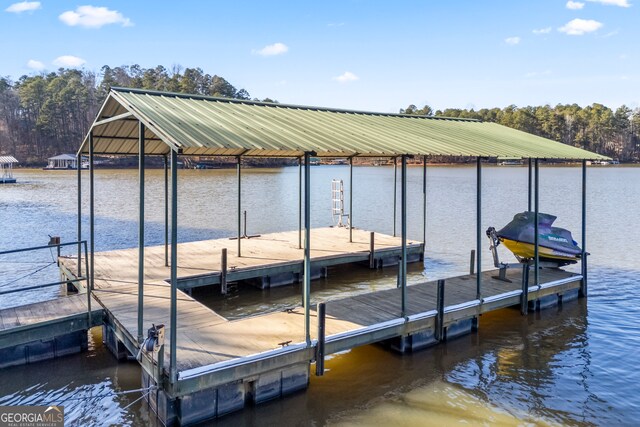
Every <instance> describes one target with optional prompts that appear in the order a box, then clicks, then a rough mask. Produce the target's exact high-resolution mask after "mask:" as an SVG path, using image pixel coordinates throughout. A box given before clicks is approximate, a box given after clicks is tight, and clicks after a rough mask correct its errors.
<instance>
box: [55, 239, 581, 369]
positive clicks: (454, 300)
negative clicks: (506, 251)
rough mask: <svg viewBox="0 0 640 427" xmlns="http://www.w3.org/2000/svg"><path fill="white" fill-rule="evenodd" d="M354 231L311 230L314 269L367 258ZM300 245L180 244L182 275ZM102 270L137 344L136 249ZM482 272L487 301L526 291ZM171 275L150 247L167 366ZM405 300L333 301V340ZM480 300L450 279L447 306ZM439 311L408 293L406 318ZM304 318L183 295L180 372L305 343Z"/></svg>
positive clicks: (148, 263) (103, 294) (272, 260)
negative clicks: (238, 313) (327, 262)
mask: <svg viewBox="0 0 640 427" xmlns="http://www.w3.org/2000/svg"><path fill="white" fill-rule="evenodd" d="M353 231H354V233H353V236H354V243H349V242H348V229H344V228H323V229H314V230H312V234H311V236H312V237H311V239H312V240H311V241H312V249H311V256H312V264H313V263H314V262H319V260H323V259H326V258H327V257H334V258H340V257H347V258H349V257H351V256H353V255H358V254H359V255H362V259H367V258H368V254H369V232H367V231H363V230H353ZM411 243H412V245H413V249H414V250H415V249H416V245H419V244H418V243H417V242H411ZM297 244H298V233H297V231H295V232H285V233H275V234H269V235H263V236H261V237H257V238H251V239H243V241H242V250H243V256H242V257H240V258H238V257H237V256H235V251H236V245H237V241H235V240H229V239H217V240H213V241H204V242H193V243H181V244H179V245H178V264H179V265H178V277H179V278H184V277H186V276H194V275H204V274H219V271H218V270H216V269H219V268H220V252H221V249H222V248H227V251H228V265H229V267H230V269H229V272H231V271H235V272H239V271H242V270H243V269H249V270H250V269H258V270H259V269H260V268H268V267H270V266H273V265H283V264H290V263H299V262H301V260H302V256H303V251H302V250H301V249H298V248H297ZM399 245H400V238H396V237H392V236H385V235H381V234H376V250H389V251H393V250H396V249H398V250H399ZM62 263H63V264H64V265H65V266H66V267H67V268H68V269H69V270H70V271H76V269H75V265H76V264H75V263H76V260H75V259H73V258H67V259H62ZM233 267H235V269H234V268H233ZM95 269H96V274H95V290H94V297H95V298H96V300H97V301H98V302H99V303H100V305H101V306H102V307H104V308H105V310H107V311H108V312H109V313H110V314H111V316H113V317H114V318H115V319H116V320H117V322H118V323H119V324H120V325H121V327H122V328H123V333H124V334H126V336H127V337H128V339H129V340H130V341H131V342H132V343H134V345H137V344H135V343H136V336H137V293H138V285H137V279H138V277H137V272H138V269H137V249H126V250H118V251H109V252H101V253H96V254H95ZM257 274H259V272H258V273H257ZM482 274H483V288H482V289H483V292H482V295H483V297H485V298H486V297H489V296H496V295H501V294H505V293H508V292H512V291H514V290H519V289H520V287H521V274H522V271H521V270H520V269H512V270H509V271H508V277H509V278H510V279H511V280H513V282H512V283H508V282H503V281H498V280H496V279H493V278H492V276H493V275H495V274H496V271H486V272H483V273H482ZM169 275H170V274H169V268H168V267H165V266H164V246H154V247H147V248H145V284H144V287H145V299H144V301H145V307H144V326H145V329H146V328H148V327H150V326H151V324H152V323H155V324H160V323H162V324H165V325H166V327H167V329H166V332H165V337H166V338H165V359H164V360H165V366H166V367H167V368H168V363H169V360H170V356H169V352H168V349H169V348H170V346H169V343H168V340H169V337H170V329H169V327H170V326H171V325H169V324H168V321H169V310H170V297H169V295H170V285H169V283H167V281H166V279H167V278H168V277H169ZM571 276H572V273H568V272H566V271H563V270H542V271H541V272H540V281H541V283H547V282H551V281H555V280H558V279H563V278H567V277H571ZM576 280H578V279H576ZM312 287H313V285H312ZM400 297H401V290H400V289H397V288H392V289H384V290H379V291H375V292H370V293H366V294H358V295H355V296H350V297H347V298H341V299H340V298H337V299H333V300H330V301H328V302H327V303H326V308H327V310H326V312H327V317H326V335H327V337H330V336H331V335H335V334H339V333H345V332H350V331H354V330H358V329H362V328H365V327H371V326H373V325H376V324H380V323H381V322H387V321H393V320H397V319H398V318H399V316H400ZM475 298H476V280H475V276H471V275H465V276H460V277H454V278H449V279H447V280H446V285H445V305H446V306H451V305H456V304H461V303H465V302H469V301H473V300H475ZM518 298H519V297H518ZM511 299H513V297H511ZM435 308H436V282H434V281H431V282H427V281H425V282H422V283H417V284H414V285H411V286H409V287H408V289H407V315H414V314H419V313H424V312H428V311H430V310H434V309H435ZM303 313H304V312H303V309H302V308H297V309H295V310H292V311H290V312H275V313H267V314H262V315H258V316H252V317H247V318H243V319H239V320H233V321H229V320H227V319H225V318H224V317H222V316H220V315H218V314H217V313H215V312H214V311H213V310H211V309H209V308H207V307H205V306H204V305H203V304H201V303H200V302H198V301H196V300H194V299H193V298H192V297H190V296H189V295H188V294H186V293H185V292H182V291H180V290H178V322H177V327H178V343H177V352H178V354H177V355H176V358H177V365H178V366H177V368H178V371H179V372H182V371H186V370H189V369H193V368H199V367H203V366H210V365H215V364H217V363H220V362H226V361H229V360H232V359H237V358H242V357H246V356H250V355H255V354H257V353H262V352H265V351H269V350H275V349H278V348H281V344H282V343H286V342H291V343H292V344H296V343H300V342H303V341H304V314H303ZM311 316H312V319H311V320H312V322H311V324H312V325H311V328H312V330H311V332H312V336H315V334H316V329H317V325H316V317H315V307H312V311H311Z"/></svg>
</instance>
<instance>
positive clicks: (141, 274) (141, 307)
mask: <svg viewBox="0 0 640 427" xmlns="http://www.w3.org/2000/svg"><path fill="white" fill-rule="evenodd" d="M138 181H139V185H140V190H139V199H138V201H139V207H138V343H141V342H142V340H143V339H144V333H143V332H142V331H143V329H144V325H143V320H144V319H143V318H144V124H143V123H142V122H138Z"/></svg>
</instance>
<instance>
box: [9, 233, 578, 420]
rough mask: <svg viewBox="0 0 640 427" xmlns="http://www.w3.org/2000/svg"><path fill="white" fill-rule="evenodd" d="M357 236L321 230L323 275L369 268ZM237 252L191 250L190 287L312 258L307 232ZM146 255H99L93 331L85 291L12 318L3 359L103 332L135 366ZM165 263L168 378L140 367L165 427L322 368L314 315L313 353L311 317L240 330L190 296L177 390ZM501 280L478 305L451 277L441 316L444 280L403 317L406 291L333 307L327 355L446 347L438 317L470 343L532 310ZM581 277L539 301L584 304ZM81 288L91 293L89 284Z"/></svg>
mask: <svg viewBox="0 0 640 427" xmlns="http://www.w3.org/2000/svg"><path fill="white" fill-rule="evenodd" d="M348 235H349V230H347V229H344V228H342V229H340V228H338V229H334V228H326V229H316V230H313V231H312V235H311V236H312V237H311V239H312V240H311V241H312V249H311V257H312V270H313V268H318V266H321V267H324V266H328V265H336V264H348V263H355V262H360V261H367V260H369V255H370V251H369V238H370V233H369V232H366V231H363V230H354V242H353V243H349V242H348ZM236 245H237V241H234V240H229V239H218V240H211V241H203V242H193V243H183V244H180V245H179V247H178V266H177V267H178V276H179V279H180V280H182V283H183V285H184V286H185V287H186V288H187V289H188V288H189V287H192V286H202V285H205V284H209V285H211V284H215V283H216V282H215V279H216V277H217V278H218V283H219V275H220V271H219V269H220V252H221V251H222V248H227V252H228V265H229V267H230V268H231V269H230V270H229V273H232V274H235V278H236V280H246V279H247V278H252V277H254V278H259V277H261V276H264V275H266V274H281V273H282V272H289V273H287V274H290V273H291V272H294V274H295V271H297V270H296V269H298V268H300V267H301V264H302V257H303V251H302V250H301V249H298V248H297V246H298V233H297V232H288V233H276V234H270V235H264V236H261V237H257V238H251V239H245V240H243V241H242V246H243V256H242V257H237V256H236V254H235V248H236ZM409 249H410V251H408V253H409V254H410V256H411V257H412V259H413V260H418V259H421V256H422V253H421V252H422V244H421V243H419V242H410V246H409ZM399 253H400V239H399V238H395V237H392V236H385V235H376V256H378V257H379V258H378V259H380V260H384V261H385V263H386V262H390V263H391V262H395V261H396V260H397V257H398V255H399ZM137 256H138V252H137V250H136V249H128V250H118V251H110V252H102V253H96V254H95V283H94V290H93V293H92V295H93V298H94V299H93V300H92V301H95V305H93V304H92V305H93V307H94V311H93V312H92V316H91V322H89V316H88V315H87V296H86V294H82V293H81V294H80V295H76V296H72V297H68V298H60V299H57V300H54V301H47V302H43V303H38V304H33V305H29V306H23V307H18V308H13V309H7V310H1V311H0V355H1V354H3V353H2V352H3V351H4V352H5V353H6V354H7V355H9V356H11V357H14V356H15V357H14V359H15V360H14V359H11V360H9V361H8V362H7V363H6V366H10V365H11V364H19V363H31V362H32V361H37V360H42V358H43V357H47V358H51V357H58V356H59V355H65V354H70V353H72V352H77V351H81V349H82V348H85V347H86V342H85V341H86V330H87V329H88V327H90V326H94V325H97V324H104V327H105V335H104V337H105V339H106V342H107V346H108V347H109V348H110V349H111V351H112V352H114V353H115V354H116V355H117V356H118V357H119V358H120V357H125V356H126V355H127V351H128V353H129V354H138V348H139V343H138V339H137V336H138V330H137V328H138V313H137V310H138V283H137V280H138V274H137V273H138V266H137ZM83 261H84V260H83ZM164 262H165V258H164V247H163V246H155V247H147V248H145V282H144V313H143V316H144V321H143V325H144V328H145V330H146V329H147V328H149V327H150V326H151V324H156V325H157V324H164V325H166V327H167V329H166V331H165V346H164V353H163V357H164V364H163V365H162V366H163V367H164V369H160V370H159V369H158V367H157V366H156V365H155V363H156V362H157V360H155V361H154V358H150V356H149V355H144V356H143V357H141V359H140V363H141V366H142V382H143V385H152V384H158V385H159V389H161V390H162V392H160V390H158V391H157V392H154V393H152V395H151V396H150V397H149V399H148V400H149V402H150V404H151V405H152V407H153V408H155V409H153V410H154V411H156V410H157V411H158V414H159V416H160V417H161V419H164V420H175V416H176V414H177V412H175V408H176V406H174V405H180V408H181V409H180V416H182V417H183V418H181V421H180V422H183V421H184V422H185V423H187V424H188V423H189V422H192V421H194V420H195V421H197V420H201V419H205V418H207V417H211V416H214V415H215V416H220V415H222V414H224V413H226V412H228V411H231V410H235V409H239V408H241V407H242V406H243V405H244V402H245V394H244V393H245V391H246V390H249V389H252V390H253V392H252V393H253V394H252V396H253V397H252V398H253V399H254V401H255V402H256V403H259V402H262V401H264V400H268V399H270V398H274V397H277V396H279V395H280V394H281V395H284V394H288V393H291V392H293V391H295V390H299V389H301V388H304V387H306V386H307V385H308V376H309V363H311V362H313V361H314V360H315V359H316V350H317V348H318V338H317V323H318V322H317V315H316V309H315V307H312V308H311V342H310V343H308V342H306V340H305V331H304V323H305V322H304V310H303V309H302V308H301V307H297V308H295V309H291V310H286V311H282V312H271V313H266V314H262V315H258V316H252V317H246V318H242V319H238V320H233V321H231V320H228V319H226V318H224V317H223V316H221V315H219V314H218V313H216V312H214V311H213V310H211V309H209V308H208V307H206V306H205V305H203V304H201V303H200V302H198V301H196V300H195V299H193V298H192V297H191V296H190V295H189V294H188V291H182V290H178V299H177V302H178V306H177V328H178V329H177V341H178V342H177V354H176V359H177V371H178V379H177V381H170V380H169V376H168V371H169V369H168V368H169V360H170V354H169V351H170V347H171V346H170V343H169V339H170V337H171V330H170V327H171V326H172V325H169V316H170V292H171V287H170V284H169V282H168V280H167V279H168V277H169V275H170V270H169V268H168V267H166V266H165V265H164ZM82 265H83V266H84V262H83V264H82ZM367 265H368V263H367ZM60 268H61V272H62V274H63V275H65V276H67V277H68V278H74V277H75V273H76V271H77V259H75V258H61V259H60ZM496 273H497V272H496V271H495V270H494V271H485V272H482V273H481V274H482V292H481V298H480V299H477V296H476V278H477V277H476V276H475V275H463V276H459V277H453V278H448V279H447V280H446V282H445V287H444V291H445V292H444V306H445V307H444V311H443V312H442V317H440V315H439V314H438V311H437V308H436V306H437V302H436V300H437V284H436V282H434V281H423V282H420V283H416V284H413V285H410V286H408V287H407V292H406V294H407V304H406V311H405V313H404V315H403V313H402V312H401V296H402V293H401V289H398V288H391V289H385V290H379V291H375V292H370V293H363V294H358V295H352V296H348V297H342V296H341V295H336V296H335V297H334V298H331V299H330V300H329V301H326V303H325V305H326V317H325V321H326V322H325V337H326V340H325V345H324V349H325V354H331V353H336V352H339V351H344V350H348V349H351V348H354V347H357V346H361V345H366V344H372V343H377V342H382V341H385V342H387V343H388V344H389V345H391V346H392V347H395V348H397V349H399V350H400V351H407V349H408V350H414V349H419V348H422V347H424V346H427V345H432V344H435V343H436V342H437V341H438V339H439V338H438V339H436V337H435V331H436V317H438V319H441V320H442V325H443V326H444V328H445V329H443V331H446V332H445V333H446V337H447V339H448V338H449V337H455V336H457V335H460V334H464V333H469V332H470V331H471V330H472V328H473V327H474V325H475V323H474V322H475V321H476V320H477V319H478V318H479V316H481V315H482V314H483V313H486V312H489V311H492V310H497V309H500V308H505V307H510V306H519V305H520V304H521V295H522V280H521V279H522V277H521V275H522V269H510V270H509V271H508V274H507V277H508V278H509V279H511V282H508V281H500V280H497V279H495V278H494V277H493V276H495V275H496ZM228 276H231V274H229V275H228ZM531 276H533V275H531ZM581 279H582V276H580V275H577V274H574V273H570V272H567V271H564V270H560V269H543V270H540V285H532V286H530V287H529V290H528V292H529V297H528V298H529V301H535V303H536V304H549V305H553V304H557V303H558V302H559V301H565V300H568V299H573V298H577V297H578V291H577V289H578V288H579V287H580V285H581ZM185 280H186V282H185ZM231 280H233V279H230V281H231ZM185 283H186V285H185ZM77 284H78V285H79V286H80V288H81V291H82V290H83V289H82V285H83V282H78V283H77ZM214 289H215V288H214ZM312 292H313V284H312ZM96 308H97V309H96ZM474 319H475V320H474ZM439 324H440V323H439V322H438V325H439ZM480 324H481V320H480ZM81 335H83V336H81ZM38 340H41V341H38ZM46 340H48V341H46ZM83 340H84V341H83ZM9 344H11V345H9ZM3 345H4V347H3ZM21 345H22V346H23V347H24V348H26V350H25V349H23V347H20V346H21ZM27 346H30V347H28V348H27ZM83 346H84V347H83ZM3 348H4V350H3ZM125 349H126V350H125ZM25 355H26V356H25ZM32 356H33V357H32ZM0 366H2V365H1V364H0ZM245 387H247V388H245ZM200 393H203V394H200ZM205 396H206V398H205ZM192 397H193V398H192ZM210 399H219V400H218V401H217V402H218V403H217V404H216V405H215V408H214V406H212V405H210V404H209V403H208V402H209V400H210ZM154 402H155V403H154ZM160 402H164V403H160ZM196 402H200V403H196ZM154 405H156V406H154ZM158 405H159V406H158ZM161 407H162V408H164V409H161ZM170 407H171V408H173V409H171V408H170ZM203 411H204V412H203ZM161 414H162V415H161ZM184 417H186V418H184ZM169 422H173V421H169Z"/></svg>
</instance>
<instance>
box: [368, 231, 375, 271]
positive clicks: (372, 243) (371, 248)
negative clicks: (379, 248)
mask: <svg viewBox="0 0 640 427" xmlns="http://www.w3.org/2000/svg"><path fill="white" fill-rule="evenodd" d="M369 268H376V233H375V232H374V231H372V232H371V233H369Z"/></svg>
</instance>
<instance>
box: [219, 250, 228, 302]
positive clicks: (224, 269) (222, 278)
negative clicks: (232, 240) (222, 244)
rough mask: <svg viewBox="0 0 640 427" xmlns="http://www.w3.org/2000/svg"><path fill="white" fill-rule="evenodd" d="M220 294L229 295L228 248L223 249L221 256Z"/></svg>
mask: <svg viewBox="0 0 640 427" xmlns="http://www.w3.org/2000/svg"><path fill="white" fill-rule="evenodd" d="M220 293H221V294H222V295H226V294H227V248H222V254H221V256H220Z"/></svg>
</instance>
